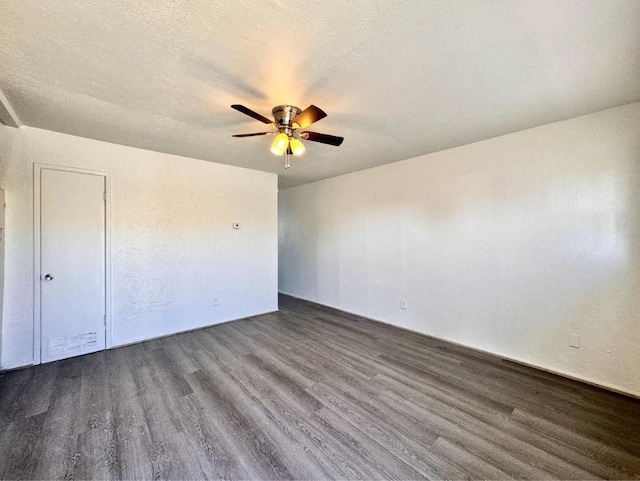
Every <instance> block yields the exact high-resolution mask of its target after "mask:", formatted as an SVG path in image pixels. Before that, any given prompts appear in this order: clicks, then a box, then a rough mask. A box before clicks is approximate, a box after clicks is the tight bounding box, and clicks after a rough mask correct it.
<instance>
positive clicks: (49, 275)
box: [44, 274, 56, 281]
mask: <svg viewBox="0 0 640 481" xmlns="http://www.w3.org/2000/svg"><path fill="white" fill-rule="evenodd" d="M55 277H56V276H54V275H53V274H46V275H45V276H44V280H45V281H52V280H53V279H54V278H55Z"/></svg>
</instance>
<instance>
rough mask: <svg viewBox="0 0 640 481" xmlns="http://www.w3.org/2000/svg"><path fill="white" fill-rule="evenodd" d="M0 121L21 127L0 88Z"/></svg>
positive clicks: (10, 125)
mask: <svg viewBox="0 0 640 481" xmlns="http://www.w3.org/2000/svg"><path fill="white" fill-rule="evenodd" d="M0 121H2V123H3V124H5V125H7V126H9V127H16V128H18V129H19V128H20V127H22V122H20V119H19V118H18V115H17V114H16V111H15V110H13V107H11V104H10V103H9V100H8V99H7V97H5V95H4V93H3V92H2V90H0Z"/></svg>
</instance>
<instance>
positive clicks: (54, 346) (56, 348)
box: [48, 332, 97, 357]
mask: <svg viewBox="0 0 640 481" xmlns="http://www.w3.org/2000/svg"><path fill="white" fill-rule="evenodd" d="M96 335H97V333H95V332H87V333H84V334H74V335H72V336H66V337H56V338H53V339H49V345H48V346H49V349H48V350H49V357H58V356H63V355H73V354H80V353H82V352H83V351H86V350H89V349H92V348H93V347H94V346H95V344H96V342H97V338H96Z"/></svg>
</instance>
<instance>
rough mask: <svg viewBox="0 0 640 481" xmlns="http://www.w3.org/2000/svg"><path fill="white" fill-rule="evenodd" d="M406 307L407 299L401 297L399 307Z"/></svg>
mask: <svg viewBox="0 0 640 481" xmlns="http://www.w3.org/2000/svg"><path fill="white" fill-rule="evenodd" d="M406 308H407V300H406V299H402V300H401V301H400V309H406Z"/></svg>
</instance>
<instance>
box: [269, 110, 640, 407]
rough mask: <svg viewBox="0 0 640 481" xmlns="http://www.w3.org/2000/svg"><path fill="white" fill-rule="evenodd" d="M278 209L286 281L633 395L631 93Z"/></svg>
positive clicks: (347, 305)
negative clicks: (619, 102)
mask: <svg viewBox="0 0 640 481" xmlns="http://www.w3.org/2000/svg"><path fill="white" fill-rule="evenodd" d="M347 161H348V160H347V159H345V162H347ZM279 206H280V208H279V219H280V220H279V224H280V250H279V252H280V275H279V286H280V290H281V291H282V292H285V293H289V294H292V295H294V296H298V297H302V298H306V299H309V300H313V301H316V302H319V303H322V304H326V305H330V306H334V307H338V308H340V309H344V310H347V311H351V312H355V313H358V314H362V315H364V316H368V317H371V318H374V319H379V320H383V321H386V322H390V323H393V324H396V325H399V326H403V327H406V328H410V329H413V330H416V331H420V332H423V333H426V334H429V335H433V336H436V337H440V338H443V339H447V340H451V341H454V342H457V343H461V344H465V345H468V346H471V347H474V348H478V349H482V350H485V351H490V352H493V353H496V354H499V355H503V356H506V357H509V358H512V359H517V360H521V361H524V362H527V363H530V364H534V365H537V366H540V367H543V368H546V369H551V370H555V371H558V372H563V373H566V374H569V375H572V376H576V377H579V378H583V379H585V380H589V381H592V382H596V383H600V384H602V385H607V386H610V387H613V388H616V389H619V390H623V391H626V392H629V393H634V394H636V395H639V394H640V103H635V104H630V105H627V106H623V107H619V108H615V109H611V110H606V111H603V112H599V113H596V114H592V115H587V116H584V117H579V118H575V119H572V120H568V121H565V122H558V123H554V124H549V125H545V126H542V127H538V128H534V129H530V130H526V131H522V132H518V133H515V134H511V135H506V136H503V137H499V138H495V139H491V140H487V141H483V142H478V143H475V144H471V145H466V146H463V147H460V148H456V149H451V150H447V151H443V152H439V153H435V154H430V155H425V156H422V157H418V158H414V159H411V160H407V161H403V162H397V163H394V164H389V165H385V166H381V167H377V168H373V169H369V170H364V171H360V172H356V173H353V174H348V175H343V176H340V177H336V178H332V179H328V180H325V181H320V182H316V183H314V184H308V185H304V186H300V187H296V188H292V189H288V190H285V191H282V192H280V198H279ZM402 299H406V300H407V302H408V309H407V310H401V309H400V302H401V300H402ZM570 334H578V335H579V336H580V340H581V346H580V348H579V349H575V348H570V347H569V346H568V336H569V335H570Z"/></svg>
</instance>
